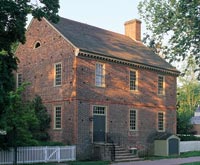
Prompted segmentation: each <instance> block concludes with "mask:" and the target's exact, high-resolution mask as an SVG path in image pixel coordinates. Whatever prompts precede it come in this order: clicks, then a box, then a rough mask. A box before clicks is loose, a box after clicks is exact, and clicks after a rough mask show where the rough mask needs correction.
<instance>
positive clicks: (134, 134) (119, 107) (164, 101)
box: [77, 57, 176, 148]
mask: <svg viewBox="0 0 200 165" xmlns="http://www.w3.org/2000/svg"><path fill="white" fill-rule="evenodd" d="M96 62H102V63H105V68H106V80H105V81H106V87H105V88H101V87H95V63H96ZM130 69H136V70H138V72H139V73H138V74H139V76H138V77H139V87H138V92H131V91H130V90H129V70H130ZM77 74H78V75H79V76H78V77H77V98H78V99H79V102H80V104H79V105H78V109H79V122H80V124H79V125H78V126H79V128H78V130H80V131H79V135H78V136H79V139H80V140H83V139H92V131H93V130H92V122H89V116H92V105H102V106H107V132H108V133H109V134H111V135H114V136H115V137H114V138H116V139H117V137H118V138H121V139H122V141H123V143H125V145H129V146H140V147H141V148H142V147H143V148H144V147H145V146H146V145H147V144H148V143H149V142H152V139H153V135H154V134H155V133H156V132H157V113H158V111H163V112H165V127H166V128H165V130H166V132H170V133H174V134H175V133H176V77H174V76H171V75H165V74H162V73H157V72H155V71H149V70H145V69H137V68H131V67H129V66H125V65H119V64H114V63H108V62H104V61H98V60H94V59H84V58H83V57H82V58H78V59H77ZM158 74H159V75H163V76H165V81H166V83H165V95H164V96H159V95H158V94H157V80H158V78H157V77H158ZM129 109H137V110H138V131H129ZM80 120H82V121H80ZM88 128H89V129H88Z"/></svg>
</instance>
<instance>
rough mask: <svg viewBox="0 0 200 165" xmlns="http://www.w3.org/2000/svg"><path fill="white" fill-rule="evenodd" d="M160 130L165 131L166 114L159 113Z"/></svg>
mask: <svg viewBox="0 0 200 165" xmlns="http://www.w3.org/2000/svg"><path fill="white" fill-rule="evenodd" d="M158 130H159V131H164V113H163V112H158Z"/></svg>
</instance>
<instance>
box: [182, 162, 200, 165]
mask: <svg viewBox="0 0 200 165" xmlns="http://www.w3.org/2000/svg"><path fill="white" fill-rule="evenodd" d="M181 165H200V162H193V163H184V164H181Z"/></svg>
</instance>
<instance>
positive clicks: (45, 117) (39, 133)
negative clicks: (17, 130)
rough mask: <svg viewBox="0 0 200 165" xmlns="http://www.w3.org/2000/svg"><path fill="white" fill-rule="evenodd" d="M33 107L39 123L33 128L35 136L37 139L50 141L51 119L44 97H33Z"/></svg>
mask: <svg viewBox="0 0 200 165" xmlns="http://www.w3.org/2000/svg"><path fill="white" fill-rule="evenodd" d="M32 107H33V109H34V111H35V115H36V117H37V119H38V125H37V126H35V127H32V128H31V132H32V134H33V138H34V139H36V140H37V141H48V140H49V135H48V132H47V130H48V128H49V127H50V121H51V119H50V115H49V114H48V112H47V109H46V107H45V106H44V105H43V104H42V99H41V97H40V96H36V97H35V98H34V99H33V101H32Z"/></svg>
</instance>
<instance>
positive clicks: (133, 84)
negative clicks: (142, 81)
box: [130, 70, 138, 91]
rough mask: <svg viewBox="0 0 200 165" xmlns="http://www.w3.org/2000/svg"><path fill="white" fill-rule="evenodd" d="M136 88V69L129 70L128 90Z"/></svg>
mask: <svg viewBox="0 0 200 165" xmlns="http://www.w3.org/2000/svg"><path fill="white" fill-rule="evenodd" d="M137 89H138V85H137V71H135V70H131V71H130V90H132V91H136V90H137Z"/></svg>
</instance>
